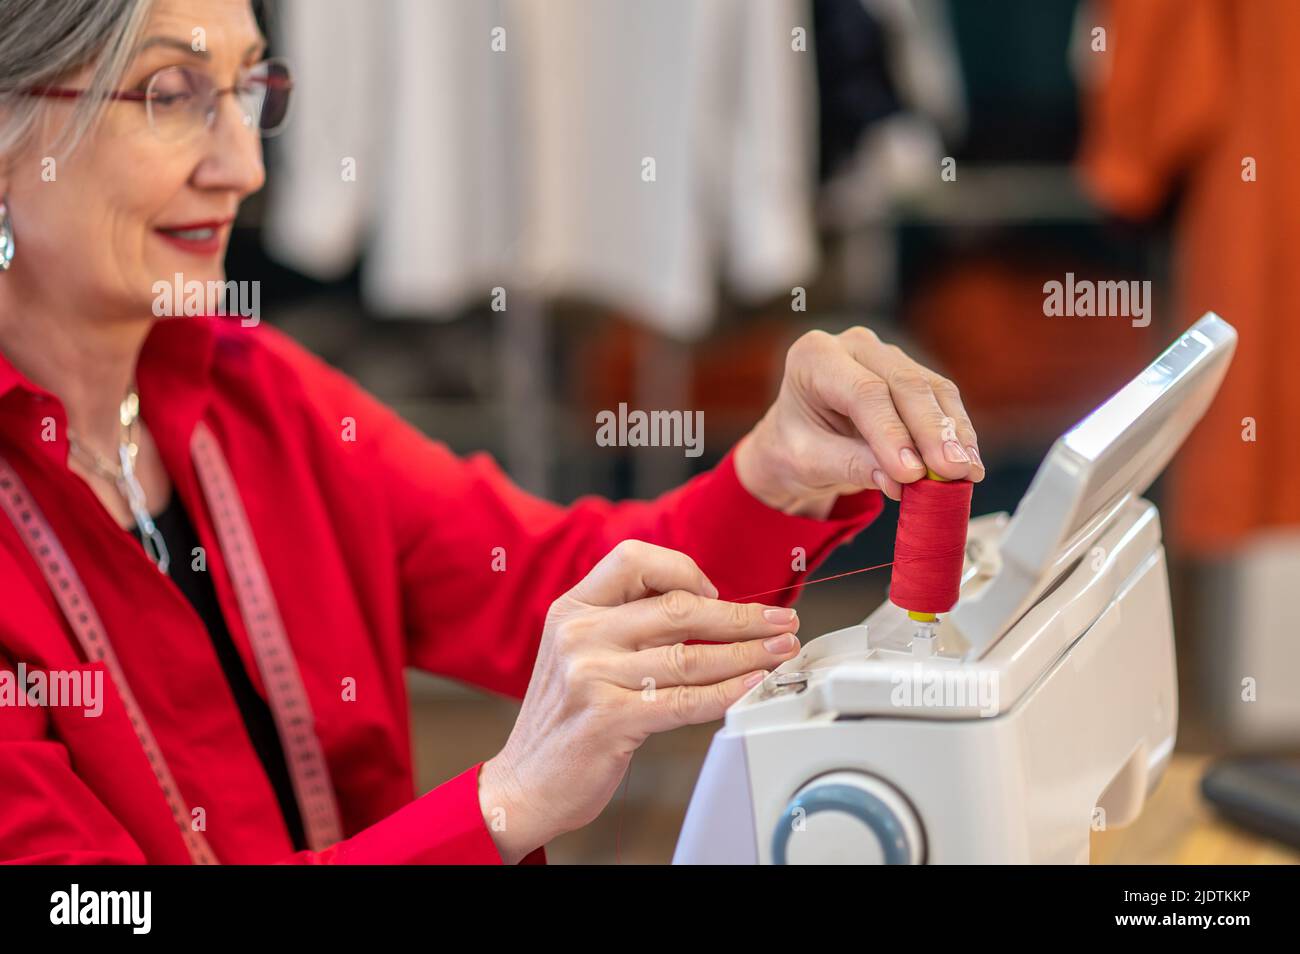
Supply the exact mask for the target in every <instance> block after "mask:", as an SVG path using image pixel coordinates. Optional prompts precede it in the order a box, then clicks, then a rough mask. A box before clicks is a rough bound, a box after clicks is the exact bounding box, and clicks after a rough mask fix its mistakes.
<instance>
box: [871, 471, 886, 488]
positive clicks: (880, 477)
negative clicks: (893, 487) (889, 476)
mask: <svg viewBox="0 0 1300 954" xmlns="http://www.w3.org/2000/svg"><path fill="white" fill-rule="evenodd" d="M871 482H872V483H873V484H875V485H876V487H877V488H878V489H880V490H884V489H885V475H884V474H882V473H881V472H880V471H878V470H873V471H872V472H871Z"/></svg>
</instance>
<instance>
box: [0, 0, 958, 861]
mask: <svg viewBox="0 0 1300 954" xmlns="http://www.w3.org/2000/svg"><path fill="white" fill-rule="evenodd" d="M200 27H201V28H202V29H201V31H200V30H198V29H197V28H200ZM199 37H201V38H202V40H203V42H201V43H200V42H198V40H197V38H199ZM263 49H264V41H263V38H262V37H261V36H260V35H259V32H258V29H257V26H256V22H255V18H254V16H253V13H252V11H251V9H250V7H249V4H248V2H247V0H24V2H23V3H19V4H13V3H6V4H4V5H3V6H0V91H2V92H0V236H3V238H0V265H2V266H3V271H0V501H3V503H4V507H3V510H4V512H5V513H6V515H7V516H8V518H9V519H3V518H0V580H3V588H4V599H3V601H0V675H7V676H8V677H9V681H10V684H11V685H12V684H15V677H17V676H18V675H19V673H20V672H22V673H25V674H26V677H25V678H29V679H30V678H31V674H32V673H33V672H41V673H46V674H48V677H49V684H50V685H55V684H56V683H58V680H60V679H61V680H62V682H61V683H58V684H60V685H62V686H63V687H64V688H67V687H68V686H71V685H73V684H74V683H75V684H76V685H79V686H80V685H86V686H93V685H94V684H95V683H94V680H95V678H99V679H100V680H101V682H102V685H103V686H104V691H103V699H102V706H100V709H101V710H102V711H100V712H98V713H95V712H93V711H91V709H90V708H88V707H87V706H86V705H85V704H84V699H83V704H82V705H80V706H78V705H75V704H57V703H55V704H49V705H43V706H40V705H22V704H12V700H11V704H9V705H5V706H2V707H0V858H3V859H5V860H11V861H15V860H16V861H59V862H142V861H143V862H164V863H171V862H182V863H183V862H187V861H195V862H213V861H222V862H267V861H275V860H281V859H283V860H290V861H300V862H313V863H316V862H324V863H365V862H502V861H504V862H507V863H513V862H517V861H520V860H522V859H525V858H528V859H530V860H540V859H541V857H542V853H541V848H542V847H543V846H544V845H545V844H546V843H547V842H548V841H549V840H550V839H552V838H554V837H555V836H556V835H557V834H560V833H561V832H564V831H568V830H572V829H574V828H577V827H579V826H581V825H584V824H586V823H587V822H589V821H590V820H592V819H593V818H594V817H595V816H596V815H597V814H598V813H599V812H600V810H601V808H602V807H603V806H604V805H605V804H606V803H607V802H608V800H609V799H610V797H611V796H612V794H613V792H614V790H615V788H616V786H617V784H618V782H619V780H620V778H621V777H622V775H623V773H624V770H625V769H626V768H627V765H628V761H629V759H630V758H631V755H632V753H633V751H634V750H635V749H636V748H637V746H638V745H640V744H641V742H643V741H644V740H645V739H646V737H647V736H649V735H650V734H651V733H653V732H661V731H665V730H667V729H671V728H674V727H676V726H680V725H685V724H690V723H700V722H706V721H710V720H714V719H717V718H719V717H720V716H721V715H722V714H723V712H724V711H725V710H726V708H727V707H728V706H729V705H730V704H731V703H732V702H734V701H735V700H736V699H738V698H739V697H740V696H741V694H743V693H744V692H745V691H746V690H747V688H749V687H751V686H753V685H754V684H755V683H756V682H757V680H758V679H760V678H761V677H762V675H763V673H764V672H766V671H768V670H771V669H772V668H773V667H774V666H777V665H779V664H780V663H782V662H784V661H785V660H787V659H790V658H792V657H793V656H794V655H795V654H796V653H797V651H798V646H799V643H798V639H797V637H796V635H795V634H796V633H797V631H798V625H799V624H798V619H797V617H796V615H795V613H794V611H793V610H790V609H786V608H784V607H782V606H779V605H762V604H759V603H752V602H743V603H736V602H728V601H727V599H726V598H727V597H732V598H735V597H740V596H743V595H744V594H746V593H753V592H759V591H766V590H771V589H775V588H777V587H782V586H788V585H790V584H792V583H795V582H797V581H798V579H799V578H800V574H797V573H795V572H793V571H792V570H791V566H792V563H794V562H795V561H793V560H792V558H791V554H792V551H794V548H796V547H802V548H803V549H804V552H805V553H806V554H807V558H808V559H807V565H808V566H809V567H812V566H815V565H816V563H817V562H818V561H819V560H820V559H822V558H823V557H824V556H825V554H826V553H827V552H828V551H829V550H830V549H831V548H832V547H834V546H835V545H837V544H839V543H840V542H842V541H844V540H845V539H847V538H848V537H850V536H851V535H852V534H854V533H855V532H857V531H858V530H860V529H861V528H862V527H863V526H865V525H866V524H867V523H868V522H869V521H870V520H871V519H872V518H873V517H874V516H875V515H876V514H877V513H878V512H879V510H880V507H881V500H880V497H881V492H882V491H883V493H884V494H886V495H888V496H890V497H893V498H895V499H896V498H897V497H898V496H899V494H900V491H901V485H902V484H903V483H907V482H909V481H912V480H915V479H917V478H918V477H920V476H922V475H923V474H924V473H925V468H926V467H927V466H928V467H930V468H932V469H933V470H935V471H937V472H938V473H940V474H942V475H944V476H946V477H950V478H970V479H974V480H979V479H982V477H983V468H982V465H981V464H980V463H979V455H978V452H977V450H976V438H975V433H974V431H973V430H972V429H971V426H970V423H969V421H968V419H967V417H966V414H965V412H964V411H963V409H962V406H961V402H960V399H959V397H958V394H957V391H956V389H955V388H954V387H953V386H952V385H951V384H950V383H949V382H947V381H945V380H943V379H942V378H940V377H939V376H938V375H936V374H934V373H932V372H930V371H928V370H926V369H925V368H923V367H920V366H919V365H917V364H916V363H915V362H913V361H912V360H910V359H909V358H908V357H907V356H906V355H904V354H903V353H902V352H900V351H899V350H898V349H896V348H893V347H890V346H887V345H884V344H882V343H880V342H879V341H878V340H877V339H876V338H875V336H874V335H872V334H871V333H870V332H868V331H866V330H864V329H861V328H855V329H853V330H851V331H848V332H845V333H844V334H841V335H838V336H832V335H828V334H824V333H812V334H809V335H807V336H805V337H804V338H801V339H800V340H799V342H798V343H796V344H795V345H794V346H793V347H792V349H791V351H790V353H789V356H788V359H787V362H786V371H785V377H784V381H783V383H782V386H781V389H780V394H779V396H778V398H777V399H776V402H775V403H774V404H773V405H772V407H771V409H770V410H769V411H768V412H767V414H766V415H765V416H764V417H763V419H762V420H761V421H760V422H759V423H758V425H756V426H755V428H754V429H753V430H752V431H751V432H750V433H749V435H748V436H747V437H746V438H745V439H744V440H742V441H741V442H740V444H739V445H738V446H737V447H736V448H735V449H734V450H733V451H732V452H731V453H730V454H728V456H727V457H726V459H725V460H724V461H723V463H722V464H720V465H719V466H718V467H717V468H716V469H715V470H713V471H712V472H710V473H707V474H705V475H703V476H701V477H699V478H697V479H696V480H694V481H692V482H691V483H689V484H688V485H686V486H684V487H682V488H679V489H678V490H676V491H674V492H672V493H669V494H667V495H665V496H664V497H662V498H660V499H658V500H656V501H653V502H629V503H622V504H611V503H609V502H606V501H603V500H597V499H585V500H583V501H580V502H579V503H577V504H575V505H574V506H572V507H569V508H561V507H558V506H555V505H552V504H549V503H546V502H543V501H541V500H537V499H535V498H532V497H529V496H528V495H526V494H524V493H522V492H521V491H519V490H518V489H516V488H514V487H513V486H511V485H510V484H509V482H508V481H507V480H506V479H505V478H504V476H503V475H502V474H501V472H500V471H499V470H498V469H497V468H496V467H495V466H494V465H493V464H492V463H491V462H490V461H488V460H487V459H486V458H484V457H482V456H476V457H472V458H470V459H468V460H460V459H457V458H455V457H454V456H452V455H451V454H450V453H449V452H448V451H447V450H446V449H445V448H444V447H443V446H442V445H440V444H438V443H435V442H433V441H430V440H428V439H426V438H424V437H423V436H421V435H420V434H419V433H417V432H416V431H415V430H414V429H412V428H410V427H409V426H407V425H405V424H404V423H403V422H402V421H400V420H399V419H398V418H397V417H396V415H394V414H393V413H392V412H391V411H389V410H388V409H387V408H385V407H383V406H382V405H381V404H379V403H378V402H377V401H375V400H374V399H373V398H371V397H369V396H368V395H367V394H365V393H363V392H362V391H361V390H360V389H359V388H358V387H357V386H356V385H355V384H354V383H353V382H352V381H350V380H348V379H347V378H345V377H344V376H342V375H340V374H338V373H336V372H334V371H332V370H331V369H329V368H328V367H326V366H324V365H323V364H322V363H321V362H319V361H317V360H316V359H314V358H313V357H311V356H310V355H308V354H306V353H305V352H304V351H302V350H301V349H300V348H298V347H296V346H295V345H294V344H292V343H291V342H290V341H288V340H287V339H285V338H284V337H282V336H280V335H278V334H276V333H274V332H273V331H271V330H268V329H265V328H248V327H244V325H243V324H242V323H240V322H239V321H238V320H219V319H208V318H203V319H200V318H187V317H165V316H164V317H160V316H158V315H156V314H155V313H154V309H153V304H154V302H155V298H156V295H155V291H154V287H155V283H156V282H158V281H164V282H171V281H172V280H173V276H175V275H176V274H181V275H183V276H184V279H185V281H186V282H190V281H198V282H203V283H206V282H209V281H221V280H223V279H224V273H223V266H222V257H223V254H224V249H225V242H226V239H227V237H228V234H229V228H230V223H231V221H232V220H233V218H234V216H235V212H236V209H237V208H238V205H239V203H240V201H242V200H243V199H244V198H245V197H247V196H248V195H250V194H252V193H254V192H256V191H257V190H258V189H259V188H260V187H261V186H262V183H263V179H264V172H263V168H262V160H261V145H260V139H259V136H258V131H259V129H260V130H261V131H262V132H269V131H272V130H273V129H274V128H275V127H276V126H277V124H279V123H280V122H281V121H282V119H283V117H284V113H285V108H286V105H287V97H288V96H289V95H290V91H291V80H290V79H289V76H288V72H287V70H286V68H285V67H284V66H283V65H281V64H274V63H272V64H267V63H263V62H261V59H262V53H263ZM227 94H229V95H227ZM69 147H70V148H69ZM954 437H955V438H956V440H954V439H953V438H954ZM695 640H703V641H706V644H700V643H697V642H694V641H695ZM407 665H411V666H419V667H421V668H424V669H427V670H429V671H432V672H436V673H441V674H444V675H448V676H452V677H455V678H458V679H461V680H463V681H465V682H468V683H471V684H474V685H477V686H481V687H484V688H487V689H490V690H494V691H497V692H501V693H507V694H510V695H513V696H515V697H516V698H519V697H522V699H523V705H522V708H521V710H520V713H519V717H518V721H517V722H516V724H515V726H514V729H513V731H512V732H511V734H510V737H509V739H508V741H507V743H506V745H505V747H504V748H503V749H502V750H501V752H500V753H499V754H497V755H496V756H495V757H493V758H492V759H490V760H488V761H487V762H485V763H483V764H481V765H476V766H473V767H470V768H468V769H467V770H466V771H465V772H464V773H463V774H461V775H460V776H458V777H456V778H454V779H452V780H451V781H449V782H446V783H445V784H443V785H441V786H439V787H438V788H436V789H434V790H433V791H431V792H429V793H427V794H425V795H424V796H422V797H420V798H417V799H415V800H414V801H412V790H413V782H412V773H411V764H410V756H409V728H408V722H407V718H408V712H407V699H406V695H405V690H404V686H403V678H402V671H403V668H404V667H405V666H407ZM77 679H84V683H82V682H76V680H77Z"/></svg>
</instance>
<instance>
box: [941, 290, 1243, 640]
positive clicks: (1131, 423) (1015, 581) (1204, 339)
mask: <svg viewBox="0 0 1300 954" xmlns="http://www.w3.org/2000/svg"><path fill="white" fill-rule="evenodd" d="M1236 344H1237V332H1236V329H1234V328H1233V327H1232V325H1230V324H1228V323H1227V322H1226V321H1224V320H1223V319H1222V318H1220V317H1219V316H1218V315H1216V314H1214V313H1213V312H1207V313H1206V314H1205V315H1204V316H1203V317H1202V318H1201V319H1200V320H1199V321H1197V322H1196V324H1194V325H1192V327H1191V328H1189V329H1188V330H1187V331H1186V332H1184V333H1183V334H1182V335H1181V336H1180V337H1179V338H1178V339H1177V340H1176V341H1175V342H1174V343H1173V344H1172V345H1170V346H1169V347H1168V348H1167V349H1165V351H1164V353H1162V354H1161V355H1160V356H1159V357H1158V358H1156V359H1155V361H1153V362H1152V363H1151V364H1150V365H1148V366H1147V368H1146V370H1144V371H1143V372H1142V373H1141V374H1139V375H1138V376H1137V377H1135V378H1134V379H1133V380H1132V381H1130V382H1129V383H1128V384H1126V385H1125V386H1124V387H1123V388H1121V389H1120V390H1119V391H1118V392H1116V393H1115V394H1114V395H1113V396H1112V397H1111V398H1110V399H1109V400H1107V401H1106V402H1105V403H1104V404H1102V405H1101V406H1100V407H1098V408H1097V409H1096V410H1094V411H1093V412H1092V413H1091V414H1089V415H1088V416H1087V417H1085V418H1084V419H1083V420H1082V421H1080V422H1079V423H1078V424H1076V425H1075V426H1074V427H1072V428H1071V429H1070V430H1069V431H1067V432H1066V433H1065V434H1063V435H1062V436H1061V437H1060V438H1058V439H1057V441H1056V443H1055V444H1053V445H1052V449H1051V450H1050V451H1049V452H1048V454H1047V456H1046V457H1045V458H1044V459H1043V463H1042V465H1041V466H1040V467H1039V468H1038V472H1037V473H1036V474H1035V475H1034V479H1033V482H1032V483H1031V484H1030V485H1029V489H1028V490H1027V491H1026V492H1025V495H1024V497H1023V498H1022V499H1021V501H1020V504H1019V505H1018V506H1017V507H1016V511H1015V513H1014V514H1013V515H1012V517H1011V520H1010V521H1009V522H1008V524H1007V527H1006V530H1005V531H1003V534H1002V538H1001V540H1000V542H999V544H998V546H999V551H1000V554H1001V568H1000V569H999V571H998V573H997V575H996V576H995V577H994V579H993V580H991V581H990V582H989V584H988V585H987V586H986V587H984V588H983V589H981V590H980V592H978V593H976V594H974V595H973V596H972V597H971V598H970V599H969V600H966V601H963V602H961V603H959V604H958V605H957V607H956V608H955V609H954V610H953V611H952V613H951V614H950V616H949V617H948V621H949V622H950V623H951V624H952V625H954V626H955V627H956V628H957V629H958V630H959V631H960V632H961V634H962V636H963V637H964V638H965V640H966V641H967V643H968V645H969V646H970V647H971V651H970V653H969V654H968V657H967V658H978V657H980V656H982V655H983V654H984V653H985V652H986V651H987V650H988V648H989V647H990V646H992V645H993V644H994V643H995V642H997V640H998V638H999V637H1001V636H1002V634H1003V633H1005V632H1006V631H1007V630H1008V629H1010V627H1011V626H1012V625H1013V624H1014V623H1015V622H1016V620H1018V619H1019V618H1020V617H1021V616H1022V615H1023V614H1024V613H1025V611H1027V610H1028V609H1029V608H1030V607H1032V606H1033V605H1034V603H1035V602H1036V601H1037V600H1038V599H1039V598H1040V597H1041V596H1042V595H1043V594H1044V592H1046V591H1047V590H1048V589H1049V588H1050V587H1051V585H1052V583H1053V581H1054V580H1055V579H1056V578H1057V577H1058V576H1059V575H1060V573H1061V572H1062V571H1063V569H1064V568H1066V567H1068V566H1069V565H1071V563H1072V562H1073V561H1074V560H1076V559H1077V558H1078V555H1079V554H1080V552H1081V551H1083V549H1084V548H1086V547H1087V546H1088V545H1089V543H1090V541H1091V540H1093V539H1095V538H1096V536H1097V535H1098V534H1099V533H1100V532H1101V531H1102V529H1104V527H1105V526H1106V524H1107V523H1108V522H1109V521H1110V520H1111V519H1112V518H1113V517H1114V515H1115V514H1116V513H1118V512H1119V510H1120V509H1122V508H1123V507H1124V505H1125V504H1127V503H1128V501H1129V500H1131V499H1132V498H1134V497H1136V496H1138V495H1140V494H1142V493H1143V492H1144V491H1145V490H1146V489H1147V488H1148V487H1150V486H1151V483H1152V481H1154V480H1155V479H1156V477H1157V476H1158V475H1159V474H1160V472H1161V471H1162V470H1163V469H1164V468H1165V465H1166V464H1168V463H1169V459H1170V458H1171V457H1173V455H1174V453H1175V452H1176V451H1177V450H1178V448H1179V447H1180V446H1181V445H1182V443H1183V441H1184V439H1186V437H1187V434H1188V432H1190V431H1191V429H1192V428H1193V427H1194V426H1195V425H1196V422H1197V421H1199V420H1200V419H1201V416H1202V415H1203V414H1204V413H1205V409H1206V408H1207V407H1208V406H1209V404H1210V401H1211V400H1213V398H1214V395H1215V393H1216V392H1217V391H1218V389H1219V384H1220V383H1221V382H1222V380H1223V376H1224V374H1225V373H1226V372H1227V369H1228V363H1229V362H1230V361H1231V359H1232V353H1233V351H1234V350H1235V348H1236Z"/></svg>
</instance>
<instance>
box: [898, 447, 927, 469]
mask: <svg viewBox="0 0 1300 954" xmlns="http://www.w3.org/2000/svg"><path fill="white" fill-rule="evenodd" d="M898 459H899V460H901V461H902V462H903V466H904V467H906V468H907V469H908V470H920V469H921V468H922V467H924V466H925V465H924V464H922V463H921V458H919V457H917V456H916V451H914V450H912V448H910V447H904V448H903V449H902V450H901V451H899V452H898Z"/></svg>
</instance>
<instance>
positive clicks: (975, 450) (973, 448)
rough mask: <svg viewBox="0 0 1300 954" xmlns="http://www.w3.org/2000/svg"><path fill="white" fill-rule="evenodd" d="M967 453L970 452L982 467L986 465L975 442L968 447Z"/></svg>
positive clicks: (972, 458) (972, 457) (971, 457)
mask: <svg viewBox="0 0 1300 954" xmlns="http://www.w3.org/2000/svg"><path fill="white" fill-rule="evenodd" d="M966 453H968V454H970V459H971V460H973V461H975V463H977V464H979V465H980V466H981V467H983V466H984V461H982V460H980V452H979V449H978V448H977V447H976V446H975V445H974V444H971V445H970V446H969V447H967V448H966Z"/></svg>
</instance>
